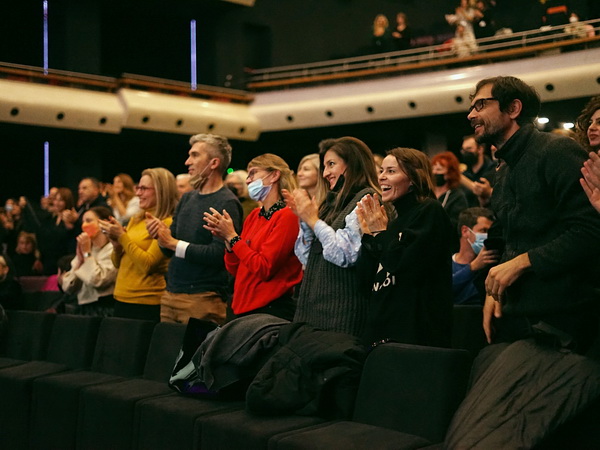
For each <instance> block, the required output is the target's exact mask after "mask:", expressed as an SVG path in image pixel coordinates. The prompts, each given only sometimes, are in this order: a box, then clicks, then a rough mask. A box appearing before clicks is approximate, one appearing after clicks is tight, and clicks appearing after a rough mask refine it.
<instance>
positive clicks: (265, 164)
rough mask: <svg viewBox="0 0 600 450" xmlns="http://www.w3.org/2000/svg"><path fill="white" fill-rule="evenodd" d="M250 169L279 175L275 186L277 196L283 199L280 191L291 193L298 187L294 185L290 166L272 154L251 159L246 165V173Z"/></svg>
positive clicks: (294, 179)
mask: <svg viewBox="0 0 600 450" xmlns="http://www.w3.org/2000/svg"><path fill="white" fill-rule="evenodd" d="M251 167H257V168H259V169H263V170H266V171H267V172H275V171H278V172H279V174H280V175H279V181H278V182H277V184H278V189H279V196H281V197H283V195H282V194H281V190H282V189H286V190H288V191H290V192H292V191H293V190H294V189H296V188H297V187H298V184H297V183H296V177H295V176H294V173H293V172H292V170H291V169H290V166H288V165H287V163H286V162H285V161H284V160H283V159H282V158H281V157H280V156H277V155H274V154H273V153H265V154H264V155H260V156H257V157H256V158H254V159H252V161H250V162H249V163H248V171H250V168H251Z"/></svg>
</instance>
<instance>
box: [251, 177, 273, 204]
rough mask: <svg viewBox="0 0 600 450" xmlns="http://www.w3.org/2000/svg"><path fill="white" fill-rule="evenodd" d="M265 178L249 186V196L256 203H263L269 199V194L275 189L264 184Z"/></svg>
mask: <svg viewBox="0 0 600 450" xmlns="http://www.w3.org/2000/svg"><path fill="white" fill-rule="evenodd" d="M267 176H268V175H267ZM265 178H267V177H265ZM265 178H260V179H258V180H254V181H253V182H252V183H250V184H249V185H248V195H249V196H250V198H251V199H252V200H254V201H256V202H262V201H263V200H264V199H265V198H266V197H267V195H269V192H271V188H272V187H273V186H272V185H270V186H265V185H264V184H263V180H264V179H265Z"/></svg>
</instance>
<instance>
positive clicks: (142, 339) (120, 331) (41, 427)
mask: <svg viewBox="0 0 600 450" xmlns="http://www.w3.org/2000/svg"><path fill="white" fill-rule="evenodd" d="M153 327H154V323H153V322H150V321H142V320H131V319H122V318H114V317H110V318H106V319H103V320H102V322H101V324H100V330H99V332H98V340H97V343H96V348H95V350H94V358H93V362H92V367H91V370H89V371H78V372H67V373H61V374H56V375H51V376H48V377H42V378H38V379H36V380H34V383H33V404H32V416H31V417H32V418H31V421H32V426H31V443H32V446H33V447H34V448H52V449H62V450H67V449H72V448H75V444H76V435H77V421H78V412H79V398H80V393H81V389H83V388H85V387H88V386H93V385H98V384H102V383H110V382H118V381H124V380H126V379H127V378H132V377H136V376H140V375H141V374H142V372H143V368H144V364H145V362H146V355H147V353H148V346H149V343H150V338H151V336H152V330H153Z"/></svg>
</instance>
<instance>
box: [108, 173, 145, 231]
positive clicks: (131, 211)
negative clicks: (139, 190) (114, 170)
mask: <svg viewBox="0 0 600 450" xmlns="http://www.w3.org/2000/svg"><path fill="white" fill-rule="evenodd" d="M110 206H111V207H112V210H113V214H114V216H115V219H117V221H118V222H119V223H120V224H121V225H126V224H127V222H129V219H131V218H132V217H133V216H134V215H136V214H137V213H138V212H139V211H140V201H139V198H138V197H137V196H136V195H135V190H134V186H133V179H132V178H131V177H130V176H129V175H127V174H126V173H119V174H117V175H116V176H115V178H114V179H113V185H112V191H111V194H110Z"/></svg>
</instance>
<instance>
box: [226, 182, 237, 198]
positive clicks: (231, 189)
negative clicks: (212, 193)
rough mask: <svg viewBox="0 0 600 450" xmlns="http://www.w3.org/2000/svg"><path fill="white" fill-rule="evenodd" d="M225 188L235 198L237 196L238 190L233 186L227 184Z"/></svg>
mask: <svg viewBox="0 0 600 450" xmlns="http://www.w3.org/2000/svg"><path fill="white" fill-rule="evenodd" d="M227 187H228V188H229V190H230V191H231V192H233V194H234V195H235V196H236V197H237V196H238V190H237V188H236V187H235V186H234V185H233V184H228V185H227Z"/></svg>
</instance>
